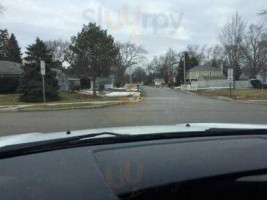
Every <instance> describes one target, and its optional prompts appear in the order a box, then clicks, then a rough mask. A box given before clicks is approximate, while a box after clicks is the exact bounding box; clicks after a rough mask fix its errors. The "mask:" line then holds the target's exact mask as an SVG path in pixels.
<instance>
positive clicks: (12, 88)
mask: <svg viewBox="0 0 267 200" xmlns="http://www.w3.org/2000/svg"><path fill="white" fill-rule="evenodd" d="M18 85H19V78H17V77H6V78H1V79H0V94H11V93H15V92H16V91H17V89H18Z"/></svg>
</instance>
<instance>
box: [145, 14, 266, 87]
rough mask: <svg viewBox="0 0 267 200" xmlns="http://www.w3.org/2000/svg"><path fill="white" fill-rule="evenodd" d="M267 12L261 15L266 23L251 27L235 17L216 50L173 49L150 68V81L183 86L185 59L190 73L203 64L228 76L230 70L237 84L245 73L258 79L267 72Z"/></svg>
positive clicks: (205, 48) (222, 31)
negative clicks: (231, 69)
mask: <svg viewBox="0 0 267 200" xmlns="http://www.w3.org/2000/svg"><path fill="white" fill-rule="evenodd" d="M266 13H267V11H266V10H263V11H262V12H260V13H259V15H260V17H262V21H261V20H260V19H259V22H258V24H250V25H247V23H246V22H245V21H244V20H243V18H242V17H241V16H240V15H239V14H238V13H235V14H234V15H233V16H232V17H231V18H229V20H228V22H227V23H226V24H225V25H224V27H223V28H222V29H221V30H220V33H219V37H218V38H219V39H218V44H217V45H215V46H212V47H208V46H207V45H204V46H203V47H200V46H199V45H188V46H187V49H186V50H185V51H184V52H174V51H173V50H172V49H169V50H168V52H167V53H166V54H165V55H161V56H157V57H155V58H154V59H153V60H152V61H151V62H150V63H149V64H148V66H147V73H148V74H149V77H151V76H152V77H154V78H162V79H164V80H165V83H166V84H169V85H173V84H174V83H173V82H174V77H176V79H175V84H176V85H180V84H183V83H184V82H185V80H184V69H183V62H182V58H183V57H185V60H186V70H189V69H191V68H193V67H195V66H197V65H199V64H201V65H209V66H212V67H215V68H222V69H223V71H224V75H226V76H227V71H228V69H229V68H233V69H234V77H235V80H239V78H240V76H241V73H242V70H243V71H246V73H247V76H248V77H249V78H254V77H255V75H256V74H258V73H259V72H260V71H261V70H267V30H266V25H267V24H266V18H267V14H266Z"/></svg>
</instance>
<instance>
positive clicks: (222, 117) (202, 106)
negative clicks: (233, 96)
mask: <svg viewBox="0 0 267 200" xmlns="http://www.w3.org/2000/svg"><path fill="white" fill-rule="evenodd" d="M143 90H144V95H145V99H144V100H143V101H142V102H139V103H136V104H126V105H120V106H113V107H107V108H102V109H89V110H68V111H52V112H19V113H15V112H14V113H0V134H1V135H10V134H19V133H32V132H57V131H67V130H80V129H90V128H101V127H118V126H138V125H169V124H179V123H192V122H198V123H201V122H205V123H206V122H207V123H211V122H219V123H252V124H267V106H266V105H252V104H245V103H241V102H229V101H222V100H215V99H209V98H206V97H202V96H196V95H191V94H186V93H183V92H180V91H177V90H171V89H167V88H151V87H143Z"/></svg>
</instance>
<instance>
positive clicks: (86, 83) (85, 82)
mask: <svg viewBox="0 0 267 200" xmlns="http://www.w3.org/2000/svg"><path fill="white" fill-rule="evenodd" d="M90 88H91V80H90V79H89V78H81V89H90Z"/></svg>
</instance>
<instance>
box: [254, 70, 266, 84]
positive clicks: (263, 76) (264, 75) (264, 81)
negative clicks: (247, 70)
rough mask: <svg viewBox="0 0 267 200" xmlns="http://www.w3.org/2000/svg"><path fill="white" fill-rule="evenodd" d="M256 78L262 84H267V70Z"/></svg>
mask: <svg viewBox="0 0 267 200" xmlns="http://www.w3.org/2000/svg"><path fill="white" fill-rule="evenodd" d="M256 78H257V79H258V80H260V81H261V82H262V83H267V70H262V71H260V72H259V73H258V74H257V75H256Z"/></svg>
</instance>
